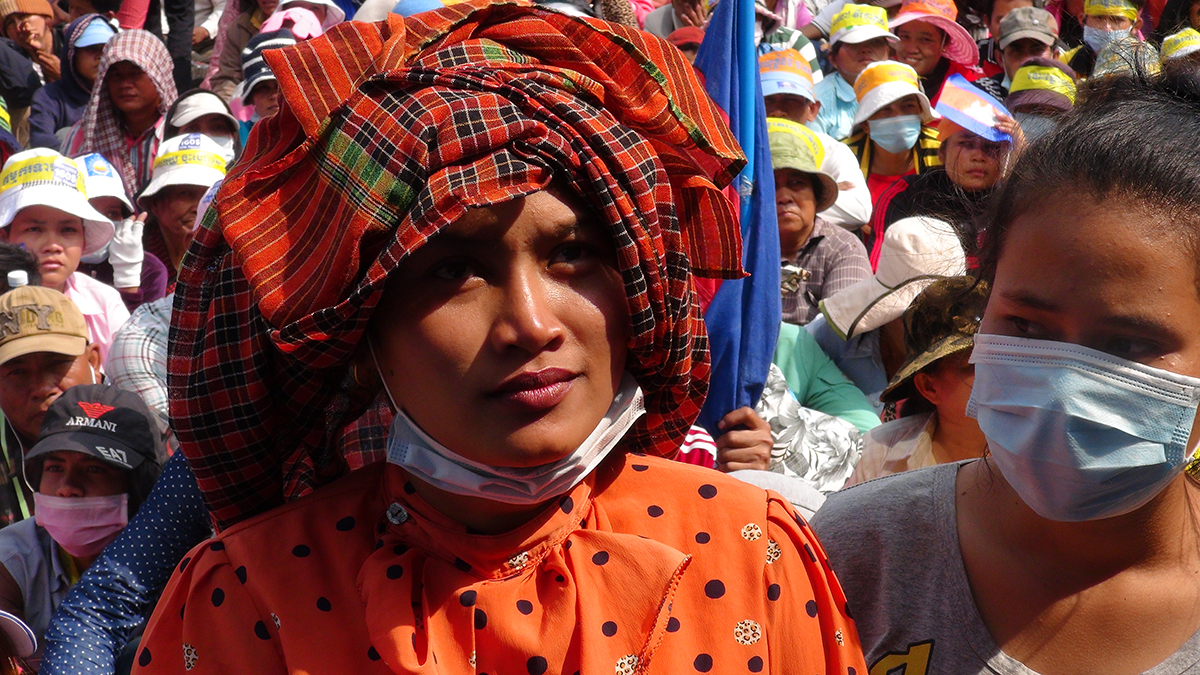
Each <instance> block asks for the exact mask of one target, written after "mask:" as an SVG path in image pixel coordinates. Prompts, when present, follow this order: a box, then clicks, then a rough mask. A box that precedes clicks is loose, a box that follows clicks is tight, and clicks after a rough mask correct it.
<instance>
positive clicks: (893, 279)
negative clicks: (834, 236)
mask: <svg viewBox="0 0 1200 675" xmlns="http://www.w3.org/2000/svg"><path fill="white" fill-rule="evenodd" d="M966 272H967V256H966V254H965V253H964V252H963V247H962V243H961V242H960V241H959V239H958V234H957V233H956V232H955V231H954V228H953V227H952V226H951V225H950V224H949V223H946V222H943V221H941V220H937V219H935V218H926V217H923V216H918V217H916V218H905V219H903V220H898V221H896V222H895V223H893V224H892V225H891V226H889V227H888V228H887V230H885V231H884V234H883V251H882V252H881V253H880V256H879V267H878V269H877V270H876V271H875V276H873V277H871V278H869V279H863V280H862V281H860V282H858V283H856V284H854V285H853V286H849V287H847V288H843V289H842V290H840V291H838V292H837V293H834V294H833V295H831V296H829V297H828V298H825V299H824V300H822V301H821V303H820V307H821V313H822V314H824V315H825V320H826V321H828V322H829V326H830V327H831V328H833V330H834V332H836V333H837V334H838V335H839V336H841V337H842V339H846V340H848V339H850V338H852V337H855V336H857V335H862V334H863V333H868V332H870V331H873V330H875V329H876V328H879V327H880V326H882V325H884V324H885V323H888V322H889V321H894V320H896V319H899V318H900V317H901V316H903V315H904V310H906V309H908V306H909V304H911V303H912V301H913V298H915V297H917V295H918V294H919V293H920V292H921V291H923V290H925V288H926V287H927V286H929V285H930V284H932V283H933V282H935V281H937V280H939V279H942V278H945V277H954V276H962V275H963V274H966Z"/></svg>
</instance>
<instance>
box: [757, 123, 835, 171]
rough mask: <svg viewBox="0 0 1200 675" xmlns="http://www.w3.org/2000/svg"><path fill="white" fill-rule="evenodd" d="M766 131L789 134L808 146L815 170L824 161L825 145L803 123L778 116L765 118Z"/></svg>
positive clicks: (818, 168) (819, 167)
mask: <svg viewBox="0 0 1200 675" xmlns="http://www.w3.org/2000/svg"><path fill="white" fill-rule="evenodd" d="M767 133H768V134H780V133H783V134H789V135H791V136H794V137H795V138H796V139H797V140H799V141H800V142H801V143H803V144H804V147H806V148H808V151H809V153H811V154H812V157H813V162H814V163H815V164H816V167H817V170H818V171H819V170H820V169H821V165H822V164H823V163H824V162H825V146H824V145H822V144H821V139H819V138H817V135H816V134H815V133H813V132H812V130H810V129H809V128H808V127H806V126H804V125H803V124H797V123H795V122H793V121H791V120H785V119H782V118H779V117H770V118H767Z"/></svg>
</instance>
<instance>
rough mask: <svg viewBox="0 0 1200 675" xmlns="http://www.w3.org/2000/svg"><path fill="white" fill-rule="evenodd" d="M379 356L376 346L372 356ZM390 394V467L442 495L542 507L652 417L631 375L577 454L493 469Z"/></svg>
mask: <svg viewBox="0 0 1200 675" xmlns="http://www.w3.org/2000/svg"><path fill="white" fill-rule="evenodd" d="M374 354H375V350H374V348H373V347H372V349H371V355H372V357H374ZM376 368H377V369H378V368H379V365H378V363H376ZM380 373H381V377H380V380H381V381H383V379H382V371H380ZM384 391H386V392H387V395H388V399H389V400H390V401H391V402H392V408H393V409H394V410H395V411H396V416H395V418H394V419H393V420H392V426H391V429H390V431H389V433H388V446H387V461H388V462H390V463H392V464H395V465H396V466H399V467H400V468H402V469H404V470H405V471H406V472H407V473H408V474H409V475H411V476H414V477H416V478H418V479H420V480H422V481H424V482H426V483H428V484H429V485H432V486H433V487H435V488H438V489H440V490H445V491H446V492H450V493H453V494H458V495H464V496H468V497H481V498H483V499H490V500H492V501H496V502H502V503H505V504H518V505H532V504H540V503H542V502H544V501H547V500H550V499H553V498H554V497H557V496H559V495H561V494H564V493H566V492H568V491H570V489H571V488H573V487H575V486H576V485H578V484H579V483H580V482H581V481H583V479H584V478H586V477H587V475H588V474H589V473H591V472H592V471H593V470H594V469H595V468H596V467H597V466H599V464H600V462H602V461H604V458H605V457H607V456H608V454H609V453H610V452H612V450H613V449H614V448H616V447H617V444H618V443H619V442H620V441H621V439H622V438H623V437H624V436H625V434H626V432H628V431H629V430H630V429H631V428H632V427H633V424H634V422H636V421H637V420H638V418H640V417H641V416H642V415H644V414H645V413H646V408H645V404H644V398H643V395H642V389H641V387H639V386H638V384H637V381H636V380H634V379H633V376H632V375H630V374H629V373H626V374H625V375H624V377H623V378H622V379H621V385H620V389H618V391H617V395H616V396H614V397H613V401H612V405H610V406H609V408H608V411H607V412H605V413H604V417H603V418H602V419H601V420H600V423H599V424H597V425H596V428H595V429H594V430H593V431H592V433H591V434H590V435H588V437H587V439H586V440H584V442H583V443H582V444H581V445H580V446H579V447H578V448H576V449H575V451H574V452H572V453H571V454H569V455H567V456H566V457H563V458H562V459H560V460H558V461H556V462H551V463H549V464H542V465H539V466H532V467H505V466H491V465H489V464H481V463H479V462H475V461H472V460H470V459H467V458H466V457H463V456H462V455H459V454H458V453H456V452H454V451H453V450H451V449H449V448H447V447H446V446H444V445H442V444H441V443H438V442H437V441H436V440H434V439H433V438H432V437H430V436H429V435H428V434H426V433H425V432H424V431H422V430H421V428H420V427H418V426H417V424H416V422H414V421H413V420H412V418H410V417H409V416H408V414H406V413H405V412H404V410H403V409H401V408H400V407H399V406H397V405H396V400H395V399H394V398H393V397H392V393H391V391H388V389H387V384H386V383H385V384H384Z"/></svg>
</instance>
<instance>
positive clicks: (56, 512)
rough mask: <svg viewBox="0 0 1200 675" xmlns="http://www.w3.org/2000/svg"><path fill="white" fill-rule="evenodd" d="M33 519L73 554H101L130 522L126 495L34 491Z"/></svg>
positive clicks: (82, 555)
mask: <svg viewBox="0 0 1200 675" xmlns="http://www.w3.org/2000/svg"><path fill="white" fill-rule="evenodd" d="M33 507H34V520H36V521H37V524H38V525H41V526H42V527H44V528H46V532H48V533H49V534H50V538H51V539H53V540H54V541H55V542H56V543H57V544H58V545H59V546H61V547H62V548H63V550H64V551H66V552H67V553H70V554H71V555H73V556H75V557H76V558H90V557H92V556H96V555H100V551H103V550H104V547H105V546H108V544H109V543H111V542H112V540H113V539H116V538H117V535H119V534H121V530H123V529H125V526H126V525H128V524H129V495H127V494H120V495H113V496H111V497H73V498H72V497H52V496H50V495H44V494H41V493H35V494H34V495H33Z"/></svg>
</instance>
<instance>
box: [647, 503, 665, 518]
mask: <svg viewBox="0 0 1200 675" xmlns="http://www.w3.org/2000/svg"><path fill="white" fill-rule="evenodd" d="M646 513H648V514H650V517H651V518H657V517H659V516H661V515H662V514H663V510H662V507H661V506H654V505H651V506H650V508H648V509H646Z"/></svg>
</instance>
